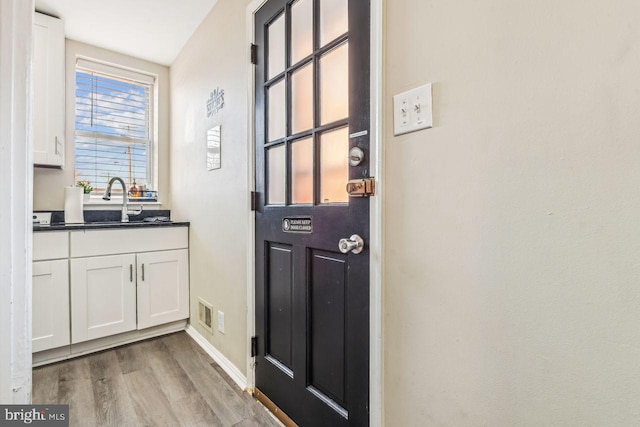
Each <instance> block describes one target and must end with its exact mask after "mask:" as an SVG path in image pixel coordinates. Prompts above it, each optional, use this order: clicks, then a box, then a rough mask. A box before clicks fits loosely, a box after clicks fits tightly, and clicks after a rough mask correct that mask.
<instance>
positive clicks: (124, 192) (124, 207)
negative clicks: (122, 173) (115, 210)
mask: <svg viewBox="0 0 640 427" xmlns="http://www.w3.org/2000/svg"><path fill="white" fill-rule="evenodd" d="M115 181H118V182H119V183H120V184H121V185H122V216H121V219H120V222H129V215H140V213H141V212H142V208H143V206H142V205H140V209H139V210H137V211H129V210H128V209H127V201H128V200H129V193H128V192H127V187H126V185H125V183H124V181H123V180H122V178H119V177H117V176H115V177H113V178H111V180H110V181H109V184H107V189H106V190H105V191H104V196H102V199H103V200H111V187H112V186H113V183H114V182H115Z"/></svg>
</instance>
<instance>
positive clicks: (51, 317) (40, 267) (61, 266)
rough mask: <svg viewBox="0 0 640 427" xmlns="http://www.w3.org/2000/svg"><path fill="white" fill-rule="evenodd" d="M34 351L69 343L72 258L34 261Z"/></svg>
mask: <svg viewBox="0 0 640 427" xmlns="http://www.w3.org/2000/svg"><path fill="white" fill-rule="evenodd" d="M32 313H33V335H32V345H33V351H34V352H38V351H44V350H49V349H52V348H56V347H61V346H64V345H69V343H70V341H69V261H68V260H66V259H63V260H57V261H38V262H34V263H33V304H32Z"/></svg>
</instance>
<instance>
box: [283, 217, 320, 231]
mask: <svg viewBox="0 0 640 427" xmlns="http://www.w3.org/2000/svg"><path fill="white" fill-rule="evenodd" d="M282 231H284V232H285V233H307V234H310V233H313V218H312V217H310V216H294V217H287V218H283V219H282Z"/></svg>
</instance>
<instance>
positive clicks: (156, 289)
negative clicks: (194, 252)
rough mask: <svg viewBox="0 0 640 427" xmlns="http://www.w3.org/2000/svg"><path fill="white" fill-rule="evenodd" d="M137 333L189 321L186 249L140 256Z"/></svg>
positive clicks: (138, 256) (187, 259)
mask: <svg viewBox="0 0 640 427" xmlns="http://www.w3.org/2000/svg"><path fill="white" fill-rule="evenodd" d="M137 259H138V329H144V328H148V327H151V326H155V325H160V324H162V323H167V322H173V321H175V320H180V319H186V318H188V317H189V255H188V251H187V249H181V250H177V251H165V252H149V253H144V254H138V255H137Z"/></svg>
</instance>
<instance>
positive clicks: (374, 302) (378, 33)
mask: <svg viewBox="0 0 640 427" xmlns="http://www.w3.org/2000/svg"><path fill="white" fill-rule="evenodd" d="M370 5H371V6H370V7H371V24H370V25H371V30H370V32H371V70H370V71H371V77H370V78H371V92H370V97H371V118H370V125H369V126H370V129H371V130H370V132H369V135H370V139H369V145H370V149H369V153H370V156H371V176H374V177H375V178H376V195H375V196H373V197H372V198H371V206H370V208H371V209H370V217H369V224H370V228H371V230H370V233H371V234H370V242H369V252H370V254H371V255H370V256H371V259H370V260H369V269H370V270H369V289H370V291H369V299H370V301H369V366H370V369H369V424H370V426H371V427H381V426H382V425H383V424H384V360H383V356H384V352H383V324H382V322H383V319H384V315H383V305H382V289H383V288H382V286H383V277H384V276H383V266H384V262H383V255H384V251H383V248H384V246H383V244H384V242H383V239H384V216H383V209H384V205H383V200H384V190H385V186H384V167H383V166H384V146H383V139H382V135H384V134H383V131H384V122H383V117H384V115H383V108H384V102H383V101H384V98H383V94H384V92H383V90H384V83H383V82H384V79H383V78H384V73H383V67H384V43H383V40H384V37H383V32H384V0H371V3H370Z"/></svg>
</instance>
